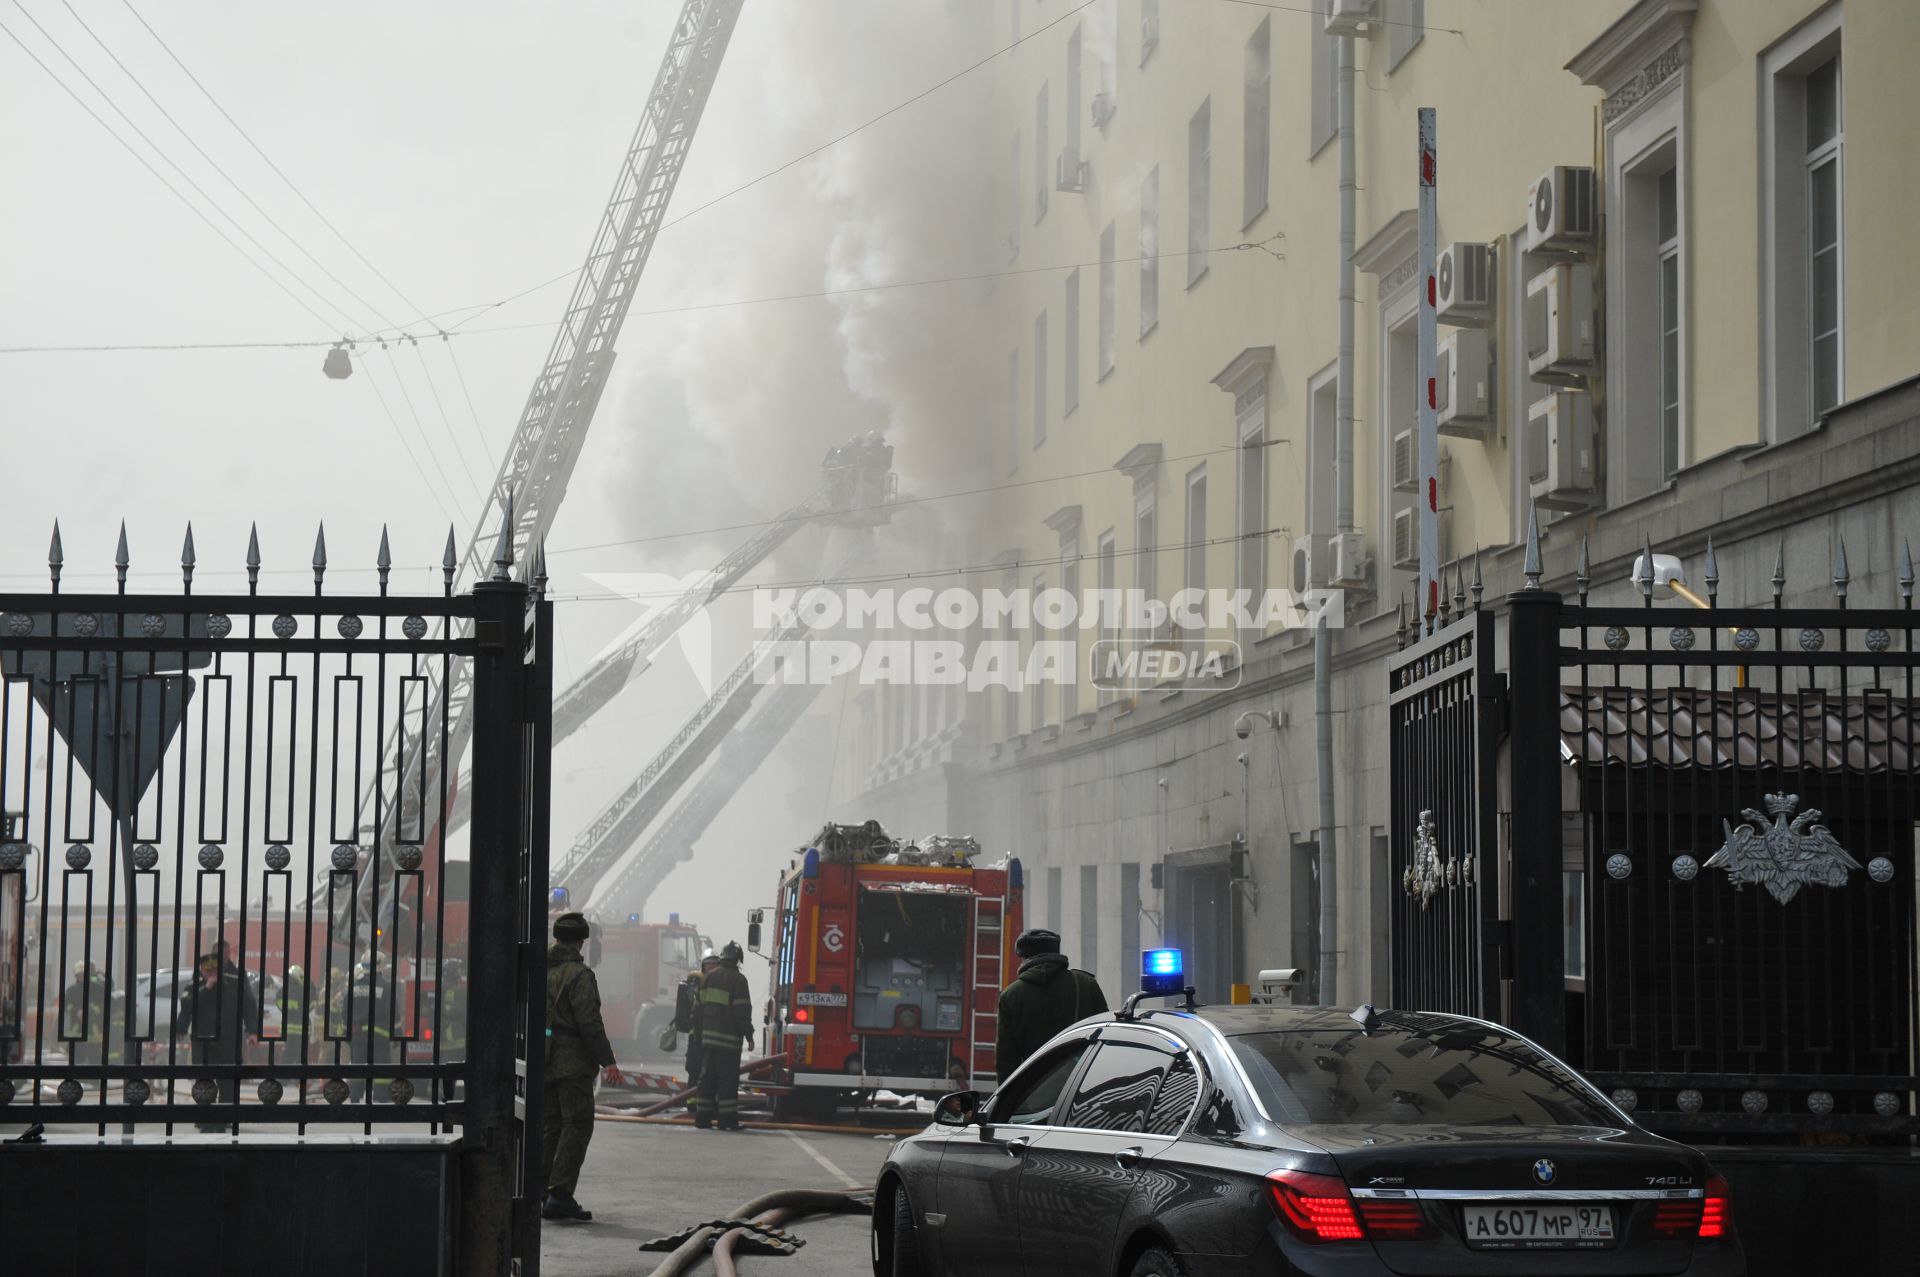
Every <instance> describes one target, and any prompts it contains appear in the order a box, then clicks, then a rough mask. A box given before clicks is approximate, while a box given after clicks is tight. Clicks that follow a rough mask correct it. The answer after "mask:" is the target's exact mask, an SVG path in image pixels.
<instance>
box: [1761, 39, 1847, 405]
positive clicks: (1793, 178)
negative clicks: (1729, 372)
mask: <svg viewBox="0 0 1920 1277" xmlns="http://www.w3.org/2000/svg"><path fill="white" fill-rule="evenodd" d="M1841 19H1842V6H1841V5H1839V4H1834V5H1830V6H1829V7H1827V8H1826V9H1823V10H1821V11H1820V12H1819V13H1817V14H1815V15H1814V16H1812V17H1811V18H1809V19H1807V21H1805V22H1803V23H1802V24H1801V25H1800V26H1799V27H1798V28H1796V29H1795V30H1794V31H1793V32H1791V33H1790V34H1788V35H1787V36H1786V37H1785V38H1784V39H1782V40H1781V41H1780V42H1779V43H1778V44H1776V45H1774V46H1773V48H1771V49H1769V50H1767V51H1766V53H1764V54H1762V55H1761V59H1760V263H1761V269H1760V362H1761V370H1760V377H1761V383H1760V403H1761V411H1762V413H1763V414H1764V422H1765V428H1766V441H1767V442H1771V443H1781V442H1784V441H1785V440H1788V439H1793V438H1796V437H1798V436H1800V435H1802V434H1805V433H1806V432H1808V431H1809V430H1812V429H1814V428H1815V427H1816V424H1817V423H1816V421H1815V419H1814V415H1813V406H1812V400H1813V368H1812V345H1813V343H1812V340H1811V335H1810V333H1809V324H1810V322H1811V316H1812V312H1813V306H1812V297H1811V295H1810V292H1809V286H1810V281H1809V279H1808V273H1809V266H1810V263H1809V261H1808V258H1809V251H1808V250H1809V236H1810V234H1811V230H1810V228H1809V226H1808V222H1807V216H1808V199H1809V193H1808V183H1807V175H1808V170H1809V167H1810V166H1809V164H1808V157H1807V147H1806V144H1805V138H1806V90H1805V83H1806V76H1807V73H1808V72H1809V71H1814V70H1817V69H1819V68H1820V67H1822V66H1824V65H1825V64H1826V63H1827V62H1829V61H1834V60H1838V61H1839V62H1840V67H1839V78H1840V103H1841V114H1840V133H1839V136H1838V138H1837V139H1836V142H1835V151H1836V152H1837V157H1838V159H1837V162H1838V163H1839V164H1840V173H1839V177H1840V208H1839V218H1840V222H1839V225H1840V240H1839V247H1840V261H1839V272H1840V289H1839V296H1838V297H1837V298H1836V304H1837V306H1838V315H1839V319H1840V350H1839V355H1838V357H1839V361H1840V367H1839V378H1838V384H1837V386H1836V402H1837V403H1844V402H1846V395H1847V375H1846V374H1847V235H1846V212H1847V197H1846V172H1847V170H1846V147H1845V140H1846V97H1847V93H1846V88H1847V68H1846V63H1845V61H1844V60H1843V59H1842V57H1841V31H1842V22H1841Z"/></svg>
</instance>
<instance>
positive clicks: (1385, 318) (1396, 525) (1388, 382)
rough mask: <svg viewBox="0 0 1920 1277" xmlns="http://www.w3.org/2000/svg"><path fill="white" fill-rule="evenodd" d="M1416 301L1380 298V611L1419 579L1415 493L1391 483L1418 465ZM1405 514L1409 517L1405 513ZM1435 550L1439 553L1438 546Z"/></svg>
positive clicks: (1411, 296)
mask: <svg viewBox="0 0 1920 1277" xmlns="http://www.w3.org/2000/svg"><path fill="white" fill-rule="evenodd" d="M1419 302H1420V294H1419V290H1418V289H1416V288H1414V287H1413V286H1412V285H1411V284H1409V285H1408V286H1406V287H1404V288H1402V289H1400V290H1398V291H1397V292H1395V293H1394V294H1393V296H1391V297H1389V298H1382V299H1381V303H1380V326H1381V338H1382V340H1381V346H1380V349H1381V352H1382V356H1383V357H1382V358H1381V360H1380V387H1379V393H1380V408H1379V412H1378V414H1377V415H1378V416H1379V418H1380V425H1379V433H1378V434H1377V435H1376V436H1375V445H1374V446H1375V447H1377V448H1378V449H1379V454H1378V455H1379V456H1380V457H1382V458H1383V459H1384V462H1385V464H1383V465H1382V466H1381V467H1380V470H1379V474H1380V486H1379V489H1378V491H1379V492H1380V494H1381V499H1380V529H1379V539H1378V540H1377V541H1375V542H1374V544H1375V545H1377V546H1378V547H1379V548H1380V554H1379V555H1378V556H1377V557H1378V559H1379V560H1380V563H1379V566H1378V569H1377V575H1376V579H1377V580H1378V581H1379V582H1380V594H1379V599H1380V604H1381V606H1382V607H1383V608H1394V607H1398V606H1399V605H1400V603H1401V601H1402V599H1403V598H1404V597H1405V592H1406V591H1408V590H1410V589H1412V588H1413V587H1414V583H1415V580H1416V578H1417V576H1418V573H1417V572H1416V571H1414V570H1412V569H1409V568H1408V567H1406V566H1405V564H1406V558H1405V555H1404V553H1403V551H1405V550H1406V549H1407V548H1408V547H1409V545H1411V547H1412V548H1413V549H1414V550H1415V551H1416V552H1417V550H1418V548H1419V535H1418V534H1419V514H1418V509H1419V502H1418V500H1417V499H1416V498H1417V495H1418V494H1417V493H1415V492H1413V491H1410V490H1408V488H1407V485H1405V484H1402V483H1397V482H1395V480H1396V479H1397V478H1399V477H1401V476H1399V475H1397V474H1396V473H1395V472H1396V471H1398V470H1400V469H1401V468H1402V467H1403V466H1404V465H1411V466H1412V468H1413V473H1414V474H1416V475H1417V474H1418V473H1419V466H1420V312H1419ZM1403 458H1404V459H1403ZM1318 473H1320V474H1325V473H1326V472H1325V471H1319V472H1318ZM1443 500H1444V497H1443ZM1408 511H1412V512H1413V513H1412V514H1410V515H1407V514H1405V512H1408ZM1403 516H1404V517H1403ZM1436 522H1437V521H1436ZM1436 530H1437V529H1436ZM1396 532H1398V533H1399V535H1398V536H1396V535H1395V534H1396ZM1409 533H1411V534H1412V535H1411V536H1409V535H1408V534H1409ZM1403 542H1404V544H1403ZM1435 550H1436V553H1438V552H1439V547H1435ZM1441 557H1444V555H1442V556H1441ZM1419 607H1420V610H1421V611H1424V610H1425V608H1426V603H1425V602H1424V601H1422V602H1420V604H1419Z"/></svg>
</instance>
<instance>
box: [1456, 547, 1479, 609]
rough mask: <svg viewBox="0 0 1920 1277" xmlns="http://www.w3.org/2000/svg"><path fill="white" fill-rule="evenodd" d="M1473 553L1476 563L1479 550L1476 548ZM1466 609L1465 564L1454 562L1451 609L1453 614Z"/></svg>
mask: <svg viewBox="0 0 1920 1277" xmlns="http://www.w3.org/2000/svg"><path fill="white" fill-rule="evenodd" d="M1473 555H1474V562H1475V563H1478V562H1479V561H1480V551H1479V550H1477V549H1476V550H1475V551H1474V552H1473ZM1466 610H1467V565H1466V564H1464V563H1456V564H1454V565H1453V611H1454V614H1455V615H1461V614H1463V613H1465V612H1466Z"/></svg>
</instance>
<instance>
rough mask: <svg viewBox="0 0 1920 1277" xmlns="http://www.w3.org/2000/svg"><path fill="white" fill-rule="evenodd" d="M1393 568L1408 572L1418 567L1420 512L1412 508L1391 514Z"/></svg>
mask: <svg viewBox="0 0 1920 1277" xmlns="http://www.w3.org/2000/svg"><path fill="white" fill-rule="evenodd" d="M1393 566H1394V567H1396V568H1401V569H1404V570H1406V571H1409V572H1411V571H1413V570H1415V569H1417V568H1418V567H1419V566H1420V511H1419V510H1417V509H1415V508H1414V507H1413V506H1408V507H1407V508H1406V509H1404V510H1395V511H1394V512H1393Z"/></svg>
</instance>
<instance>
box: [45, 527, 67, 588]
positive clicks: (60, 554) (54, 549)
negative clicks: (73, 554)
mask: <svg viewBox="0 0 1920 1277" xmlns="http://www.w3.org/2000/svg"><path fill="white" fill-rule="evenodd" d="M66 562H67V552H66V551H65V550H63V549H61V548H60V520H58V519H55V520H54V521H53V540H52V541H51V542H49V543H48V545H47V574H48V575H49V576H51V577H52V578H53V591H54V593H55V594H58V593H59V592H60V569H61V568H62V567H63V566H65V565H66Z"/></svg>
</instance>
